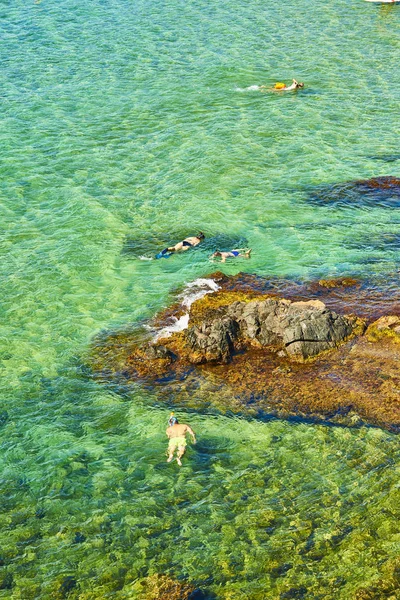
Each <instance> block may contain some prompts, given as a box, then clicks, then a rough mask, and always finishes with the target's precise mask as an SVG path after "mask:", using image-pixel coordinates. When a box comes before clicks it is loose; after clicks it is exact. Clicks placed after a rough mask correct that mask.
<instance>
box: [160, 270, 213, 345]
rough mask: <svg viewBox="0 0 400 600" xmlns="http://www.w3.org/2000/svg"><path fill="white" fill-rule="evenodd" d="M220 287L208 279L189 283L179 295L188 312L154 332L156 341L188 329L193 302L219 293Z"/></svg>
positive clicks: (202, 278) (201, 278) (203, 278)
mask: <svg viewBox="0 0 400 600" xmlns="http://www.w3.org/2000/svg"><path fill="white" fill-rule="evenodd" d="M219 287H220V286H219V285H218V283H217V282H216V281H214V279H206V278H205V277H200V278H199V279H196V280H195V281H191V282H190V283H188V284H187V285H186V287H185V289H184V290H183V292H182V294H180V295H179V299H180V300H181V306H182V307H185V308H186V309H187V312H185V314H184V315H182V316H181V317H180V318H179V319H177V318H176V317H174V321H173V322H172V323H171V324H170V325H166V326H165V327H162V328H161V329H158V330H153V331H154V340H155V341H157V340H158V339H160V338H163V337H169V336H170V335H172V334H173V333H176V332H178V331H183V330H184V329H187V327H188V325H189V310H190V307H191V306H192V304H193V302H196V300H200V298H203V297H204V296H205V295H206V294H212V292H216V291H218V290H219Z"/></svg>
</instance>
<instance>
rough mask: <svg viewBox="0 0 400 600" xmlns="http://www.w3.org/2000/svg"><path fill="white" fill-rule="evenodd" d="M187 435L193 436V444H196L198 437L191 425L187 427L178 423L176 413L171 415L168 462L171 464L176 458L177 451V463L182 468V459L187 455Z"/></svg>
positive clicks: (169, 421)
mask: <svg viewBox="0 0 400 600" xmlns="http://www.w3.org/2000/svg"><path fill="white" fill-rule="evenodd" d="M187 433H189V434H190V435H191V436H192V440H193V444H195V443H196V436H195V434H194V431H193V429H191V427H189V425H185V424H184V423H182V424H180V423H178V419H177V418H176V417H175V415H174V413H171V416H170V418H169V420H168V427H167V431H166V434H167V436H168V438H169V442H168V458H167V462H171V460H172V459H173V458H174V453H175V450H177V451H178V452H177V455H176V462H177V463H178V465H179V466H180V467H181V466H182V461H181V458H182V456H183V455H184V454H185V450H186V445H187V442H186V434H187Z"/></svg>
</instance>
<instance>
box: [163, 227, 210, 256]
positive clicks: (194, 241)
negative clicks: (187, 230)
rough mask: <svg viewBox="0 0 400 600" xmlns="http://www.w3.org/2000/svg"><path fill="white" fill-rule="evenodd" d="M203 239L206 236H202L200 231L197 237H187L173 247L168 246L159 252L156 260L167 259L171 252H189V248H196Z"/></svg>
mask: <svg viewBox="0 0 400 600" xmlns="http://www.w3.org/2000/svg"><path fill="white" fill-rule="evenodd" d="M205 237H206V236H205V235H204V233H203V232H202V231H199V233H198V234H197V235H193V236H191V237H187V238H185V239H184V240H182V241H181V242H178V243H177V244H175V245H174V246H168V248H164V250H161V252H159V253H158V254H157V256H156V258H167V257H168V256H171V254H172V253H173V252H185V251H186V250H189V248H194V247H195V246H198V245H199V244H200V243H201V242H202V241H203V240H204V238H205Z"/></svg>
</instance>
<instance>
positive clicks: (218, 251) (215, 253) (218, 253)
mask: <svg viewBox="0 0 400 600" xmlns="http://www.w3.org/2000/svg"><path fill="white" fill-rule="evenodd" d="M213 256H222V252H221V251H220V250H217V251H216V252H214V254H213Z"/></svg>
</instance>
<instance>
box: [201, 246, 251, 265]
mask: <svg viewBox="0 0 400 600" xmlns="http://www.w3.org/2000/svg"><path fill="white" fill-rule="evenodd" d="M250 254H251V248H249V249H248V250H247V249H246V248H237V249H235V250H230V251H229V252H221V251H220V250H217V251H216V252H214V254H212V255H211V256H210V258H211V259H214V258H219V257H220V258H221V262H223V263H224V262H226V259H227V258H236V257H238V256H243V257H244V258H250Z"/></svg>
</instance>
